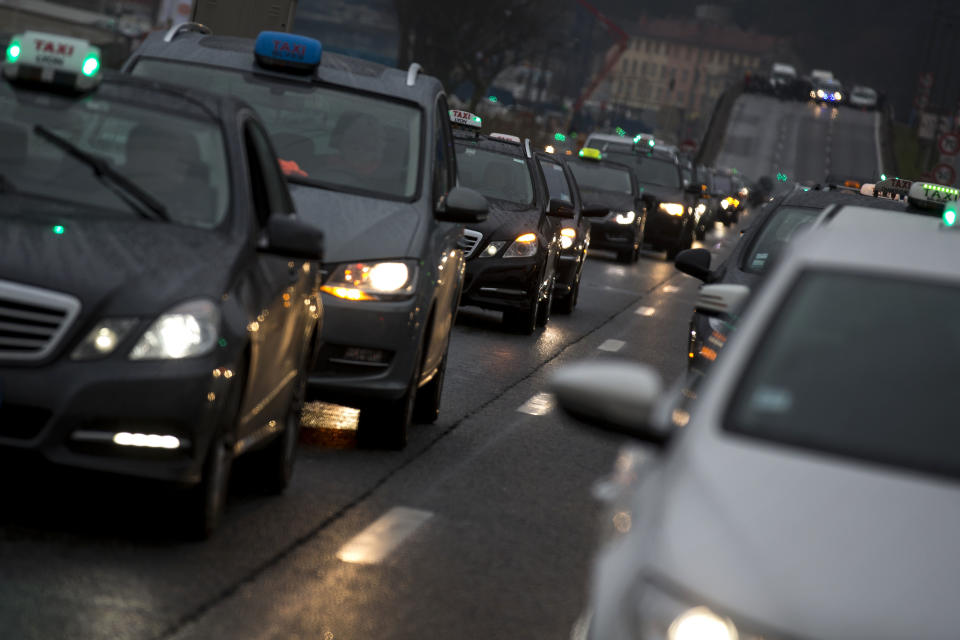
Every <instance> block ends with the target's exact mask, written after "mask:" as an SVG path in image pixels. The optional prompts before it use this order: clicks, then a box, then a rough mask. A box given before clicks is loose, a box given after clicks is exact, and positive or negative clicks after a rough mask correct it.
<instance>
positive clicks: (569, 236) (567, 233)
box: [560, 227, 577, 249]
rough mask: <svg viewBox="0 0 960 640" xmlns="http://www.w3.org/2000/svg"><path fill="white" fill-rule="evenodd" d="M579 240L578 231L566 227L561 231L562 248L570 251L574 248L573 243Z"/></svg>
mask: <svg viewBox="0 0 960 640" xmlns="http://www.w3.org/2000/svg"><path fill="white" fill-rule="evenodd" d="M576 239H577V230H576V229H574V228H573V227H564V228H563V229H561V230H560V247H561V248H562V249H569V248H570V247H572V246H573V241H574V240H576Z"/></svg>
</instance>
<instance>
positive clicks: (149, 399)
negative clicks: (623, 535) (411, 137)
mask: <svg viewBox="0 0 960 640" xmlns="http://www.w3.org/2000/svg"><path fill="white" fill-rule="evenodd" d="M98 54H99V52H98V50H97V49H96V48H94V47H91V46H90V45H89V44H87V43H86V42H84V41H82V40H76V39H72V38H64V37H60V36H55V35H49V34H42V33H35V32H27V33H25V34H22V35H20V36H15V37H14V38H13V39H12V40H11V44H10V45H9V47H8V49H7V56H6V63H5V65H4V67H3V75H4V81H0V131H2V134H3V148H2V151H0V174H2V175H3V188H2V190H0V199H2V200H3V205H2V207H0V217H2V218H3V219H4V220H3V233H0V390H2V391H0V393H2V400H0V446H2V447H3V448H5V449H13V450H19V451H22V452H26V451H34V452H38V453H40V454H42V455H43V456H45V457H46V458H47V459H49V460H51V461H53V462H55V463H59V464H64V465H70V466H75V467H82V468H87V469H94V470H98V471H108V472H113V473H117V474H122V475H129V476H139V477H142V478H150V479H155V480H163V481H168V482H174V483H182V484H184V485H189V486H190V487H191V488H190V489H189V491H188V495H185V496H184V504H185V506H186V507H187V513H185V514H184V519H185V521H186V524H187V527H188V529H189V530H190V532H191V533H195V534H197V535H200V536H203V535H208V534H209V533H210V532H211V531H212V530H213V529H214V527H215V526H216V524H217V522H218V520H219V519H220V515H221V513H222V510H223V505H224V501H225V496H226V492H227V486H228V481H229V476H230V468H231V462H232V460H233V459H234V458H235V457H236V456H238V455H241V454H247V453H250V454H252V455H256V456H257V457H258V458H259V460H258V465H257V480H256V482H257V484H258V485H260V486H265V487H268V488H270V489H272V490H276V491H280V490H282V489H283V488H285V486H286V485H287V483H288V482H289V480H290V474H291V471H292V468H293V461H294V454H295V451H296V446H297V439H298V438H297V436H298V433H299V426H300V410H301V407H302V403H303V399H304V387H305V385H306V373H307V371H306V368H307V367H308V366H309V364H310V361H311V360H312V358H313V357H314V356H315V353H314V349H315V345H316V340H317V331H318V320H319V316H320V313H321V311H320V300H319V298H318V295H319V292H318V290H317V287H318V286H319V282H318V269H317V268H316V264H315V262H316V261H319V260H320V259H321V257H322V256H321V233H320V232H319V231H318V230H316V229H315V228H314V227H312V226H310V225H308V224H307V223H305V222H301V221H300V220H299V219H298V218H297V217H296V216H294V214H293V203H292V201H291V198H290V194H289V193H288V191H287V187H286V182H285V181H284V179H283V175H282V174H281V172H280V168H279V167H278V166H277V161H276V156H275V154H274V151H273V148H272V146H271V144H270V141H269V138H268V137H267V135H266V133H265V131H264V127H263V125H262V124H261V122H260V120H259V119H258V118H257V116H256V115H255V114H254V113H253V112H252V111H251V110H250V109H249V107H247V106H245V105H244V104H242V103H240V102H238V101H235V100H232V99H229V98H221V97H217V96H213V95H210V94H206V93H202V92H198V91H194V92H189V93H184V92H183V91H181V90H180V89H178V88H175V87H172V86H169V85H164V84H160V83H155V82H152V81H144V80H138V79H134V78H130V77H126V76H116V75H112V76H108V77H106V78H102V79H101V74H100V73H99V55H98ZM101 80H102V81H101Z"/></svg>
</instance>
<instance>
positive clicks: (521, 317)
mask: <svg viewBox="0 0 960 640" xmlns="http://www.w3.org/2000/svg"><path fill="white" fill-rule="evenodd" d="M539 308H540V292H539V291H534V292H533V296H532V297H531V299H530V301H529V308H527V309H524V310H514V309H511V310H509V311H504V312H503V324H504V325H505V326H506V327H507V328H509V329H510V330H512V331H516V332H517V333H522V334H524V335H530V334H532V333H533V332H534V331H535V330H536V328H537V315H538V311H539Z"/></svg>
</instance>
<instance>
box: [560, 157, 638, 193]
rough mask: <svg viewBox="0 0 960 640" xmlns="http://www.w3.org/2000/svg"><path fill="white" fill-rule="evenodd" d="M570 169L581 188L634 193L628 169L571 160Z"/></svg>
mask: <svg viewBox="0 0 960 640" xmlns="http://www.w3.org/2000/svg"><path fill="white" fill-rule="evenodd" d="M570 170H571V171H573V177H574V178H575V179H576V180H577V185H578V186H579V187H580V188H581V189H595V190H597V191H610V192H613V193H633V186H632V185H631V184H630V172H629V171H628V170H627V169H621V168H620V167H613V166H610V165H607V164H597V163H593V162H571V163H570Z"/></svg>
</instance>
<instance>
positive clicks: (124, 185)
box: [33, 124, 170, 222]
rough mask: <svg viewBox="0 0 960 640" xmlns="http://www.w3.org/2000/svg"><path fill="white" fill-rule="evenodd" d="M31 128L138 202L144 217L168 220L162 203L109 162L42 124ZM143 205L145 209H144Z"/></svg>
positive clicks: (128, 197) (127, 199)
mask: <svg viewBox="0 0 960 640" xmlns="http://www.w3.org/2000/svg"><path fill="white" fill-rule="evenodd" d="M33 130H34V131H35V132H36V133H37V134H39V135H40V136H42V137H43V138H45V139H46V140H48V141H49V142H50V143H51V144H53V145H56V146H57V147H60V148H61V149H63V150H64V151H66V152H67V153H68V154H70V155H71V156H73V157H74V158H76V159H77V160H79V161H81V162H83V163H84V164H86V165H88V166H89V167H91V168H92V169H93V172H94V174H96V176H97V177H98V178H101V179H103V178H107V179H108V180H109V182H108V183H105V184H112V185H115V186H116V187H117V188H119V189H120V192H121V193H122V195H125V196H126V197H125V198H124V200H125V201H127V202H129V199H130V198H132V199H133V200H134V201H135V202H136V203H139V204H140V205H141V206H140V207H135V210H136V211H137V212H138V213H139V214H140V215H142V216H143V217H144V218H148V219H154V220H163V221H164V222H170V216H169V214H167V209H166V207H164V206H163V204H161V203H160V202H159V201H158V200H157V199H156V198H154V197H153V196H151V195H150V194H149V193H147V192H146V191H144V190H143V189H142V188H141V187H139V186H138V185H137V184H136V183H134V182H131V181H130V179H129V178H127V177H126V176H125V175H123V174H122V173H120V172H119V171H117V170H116V169H114V168H113V166H112V165H111V164H110V163H109V162H107V161H106V160H104V159H102V158H98V157H97V156H95V155H93V154H90V153H87V152H86V151H84V150H83V149H81V148H80V147H78V146H76V145H75V144H73V143H72V142H70V141H69V140H67V139H66V138H64V137H62V136H60V135H58V134H56V133H54V132H53V131H51V130H50V129H47V128H46V127H45V126H43V125H42V124H37V125H34V127H33ZM144 207H145V208H146V211H144V209H143V208H144ZM147 211H149V213H147Z"/></svg>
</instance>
